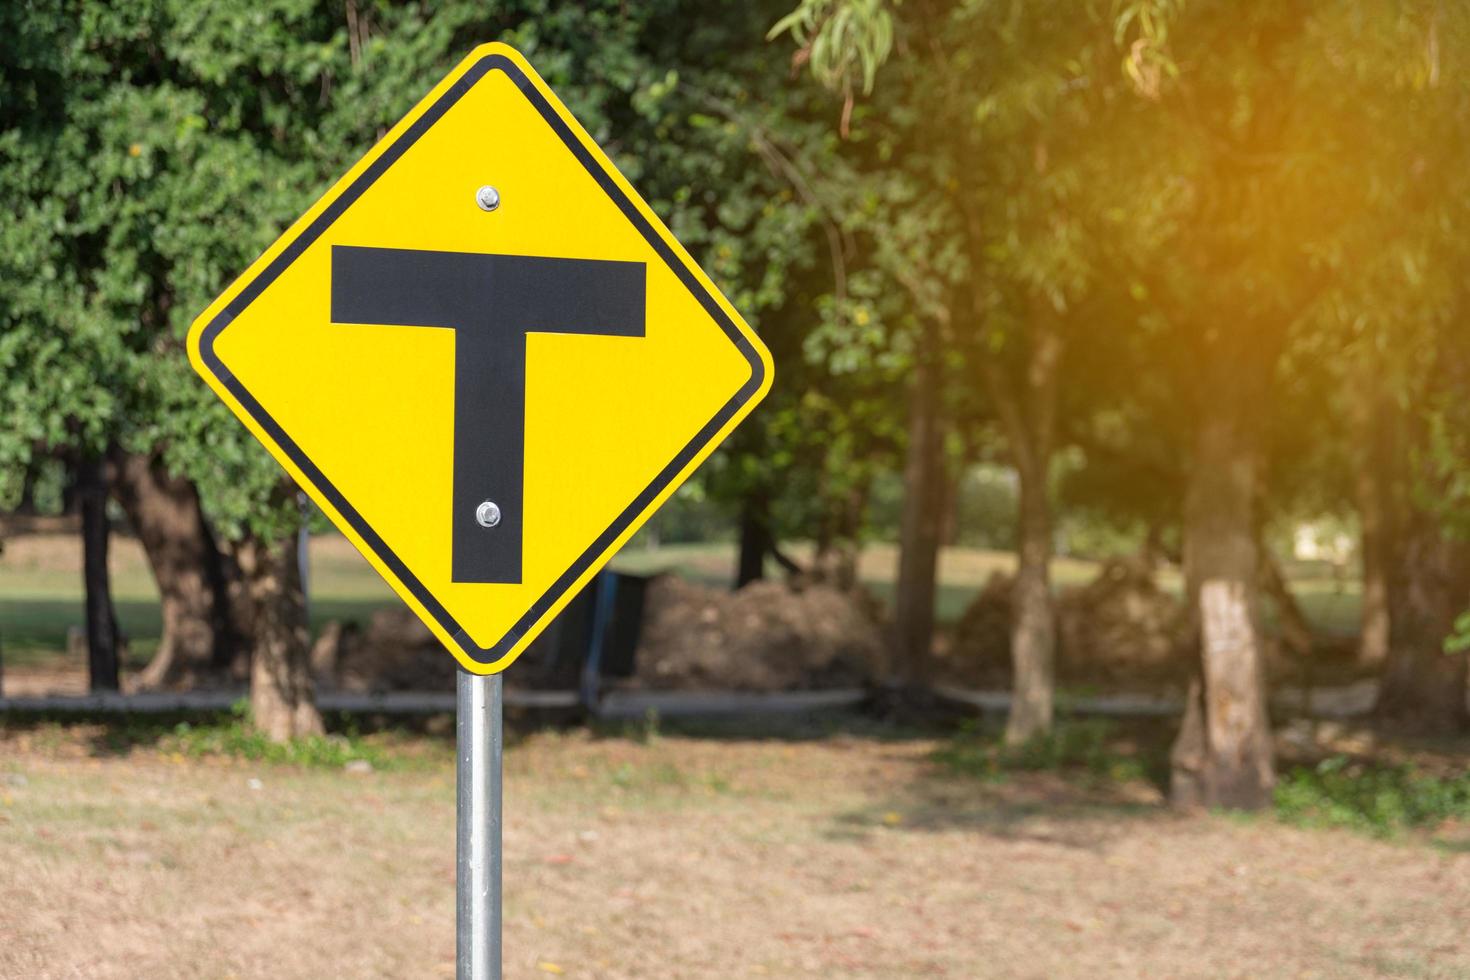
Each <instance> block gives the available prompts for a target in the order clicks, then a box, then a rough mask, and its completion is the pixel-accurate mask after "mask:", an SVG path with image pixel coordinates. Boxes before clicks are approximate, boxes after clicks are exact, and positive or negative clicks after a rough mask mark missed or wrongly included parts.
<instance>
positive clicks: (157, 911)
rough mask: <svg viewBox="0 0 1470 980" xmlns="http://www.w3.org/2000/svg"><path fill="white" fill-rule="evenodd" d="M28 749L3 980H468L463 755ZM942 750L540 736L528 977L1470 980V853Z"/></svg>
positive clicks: (15, 747)
mask: <svg viewBox="0 0 1470 980" xmlns="http://www.w3.org/2000/svg"><path fill="white" fill-rule="evenodd" d="M0 733H4V734H0V976H3V977H14V978H22V977H24V978H48V977H56V978H61V977H87V978H111V977H149V978H174V977H177V978H184V977H187V978H223V977H231V976H234V977H241V978H244V977H252V978H253V977H269V978H295V977H301V978H308V977H309V978H322V977H354V978H357V977H432V976H452V972H453V963H452V956H453V920H454V916H453V799H454V794H453V773H452V769H451V760H450V755H449V751H448V749H447V747H446V746H445V745H443V744H442V743H428V744H427V747H423V746H421V747H420V748H419V749H418V750H416V751H415V752H414V757H413V762H412V764H411V765H410V766H409V767H408V768H406V769H403V770H402V771H398V770H394V771H380V772H374V773H370V774H367V775H348V774H344V773H341V772H336V771H323V770H302V769H295V768H288V767H269V766H258V765H251V764H246V763H240V762H229V761H223V762H217V763H208V762H203V761H185V760H183V759H181V758H171V757H169V756H167V755H165V754H162V753H160V752H159V751H157V750H155V749H149V748H144V749H138V750H134V751H131V752H128V753H125V754H121V755H118V754H112V753H110V752H108V751H107V750H105V749H104V748H103V747H102V746H104V745H105V744H106V743H105V742H104V741H102V740H98V739H95V738H94V737H93V736H94V735H95V734H96V733H93V732H89V731H88V730H87V729H85V728H72V729H56V728H44V727H43V728H26V729H18V728H15V727H14V726H12V727H11V728H10V729H9V730H8V732H5V730H4V729H0ZM934 747H935V743H934V742H932V741H929V740H926V739H920V738H915V739H902V740H895V739H883V738H875V737H869V736H864V735H837V736H835V737H832V738H828V739H826V740H823V741H820V742H801V741H789V742H788V741H780V740H767V741H757V740H751V739H741V738H724V739H713V738H709V739H696V738H676V737H662V738H654V739H651V740H639V739H636V738H598V737H595V736H593V735H590V734H586V733H574V734H556V733H540V734H536V735H533V736H530V737H529V738H527V739H525V740H524V741H522V742H521V743H519V744H518V745H516V746H515V747H514V748H513V749H512V750H511V752H510V753H509V758H508V768H509V773H508V777H507V778H508V785H507V791H506V797H507V803H508V809H507V817H508V820H507V837H506V885H507V909H506V935H505V940H506V949H507V971H506V974H507V976H508V977H510V978H535V977H547V976H554V975H565V976H569V977H603V978H640V980H644V978H650V977H677V978H721V980H724V978H731V977H750V976H769V977H792V976H824V977H833V976H841V977H872V978H896V977H925V976H948V977H1050V976H1077V977H1095V976H1117V977H1136V976H1209V977H1218V976H1290V977H1302V976H1322V977H1336V976H1359V975H1384V976H1424V977H1463V976H1470V936H1467V934H1466V930H1465V924H1466V923H1467V922H1470V884H1467V883H1470V853H1465V852H1463V851H1455V850H1453V849H1451V848H1446V847H1438V848H1436V847H1432V846H1429V845H1427V844H1424V843H1409V842H1400V843H1384V842H1379V841H1373V840H1369V839H1366V838H1363V837H1359V836H1353V835H1349V834H1345V833H1337V832H1309V831H1302V830H1294V829H1291V828H1287V827H1284V826H1281V825H1279V824H1277V823H1275V822H1274V821H1272V820H1269V819H1260V820H1250V821H1241V820H1232V819H1226V818H1221V817H1212V816H1198V817H1180V816H1175V815H1172V814H1170V813H1168V812H1167V811H1165V810H1164V809H1162V808H1161V807H1160V806H1159V804H1158V795H1157V792H1156V791H1155V790H1154V789H1153V788H1152V787H1151V786H1150V785H1148V784H1146V783H1125V784H1121V785H1117V784H1108V785H1092V786H1087V785H1084V784H1082V783H1079V782H1075V781H1074V782H1069V781H1066V780H1063V779H1061V778H1060V777H1058V776H1056V775H1054V774H1045V773H1038V774H1029V775H1024V776H1023V775H1015V776H1012V777H1010V778H1008V779H1006V780H1003V781H998V782H980V781H974V780H964V779H958V778H954V777H951V776H946V775H944V774H943V773H941V772H940V771H939V770H937V769H936V768H935V767H934V765H933V763H932V762H931V761H930V755H931V753H932V751H933V749H934ZM252 780H257V781H258V783H253V782H252Z"/></svg>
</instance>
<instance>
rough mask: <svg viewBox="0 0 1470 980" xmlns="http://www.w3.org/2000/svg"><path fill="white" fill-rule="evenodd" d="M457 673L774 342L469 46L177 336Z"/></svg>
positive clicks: (518, 61) (505, 69)
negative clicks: (184, 335) (764, 339)
mask: <svg viewBox="0 0 1470 980" xmlns="http://www.w3.org/2000/svg"><path fill="white" fill-rule="evenodd" d="M189 354H190V359H191V360H192V361H193V363H194V367H195V369H196V370H197V371H198V372H199V373H200V374H201V375H203V377H204V379H205V380H206V381H208V382H209V384H210V386H211V387H212V388H213V389H214V390H215V392H216V393H218V394H219V396H220V397H221V398H222V399H224V401H225V402H226V404H228V405H229V406H230V408H231V409H232V410H233V411H234V413H235V414H236V415H237V416H239V417H240V419H241V420H242V421H243V422H244V423H245V425H246V426H248V427H249V428H250V430H251V431H252V432H253V433H254V434H255V435H256V436H257V437H258V438H259V439H260V440H261V442H263V443H264V444H265V446H266V448H267V449H269V450H270V451H271V453H272V454H273V455H274V456H275V457H276V459H278V460H279V461H280V462H281V464H282V465H283V466H284V467H285V468H286V469H287V470H288V471H289V472H290V473H291V475H292V476H293V477H294V478H295V479H296V481H297V482H298V483H300V484H301V485H302V486H303V487H304V488H305V489H306V491H307V492H308V493H310V494H311V496H312V499H313V500H315V501H316V503H317V505H318V506H320V507H321V509H322V510H323V511H324V512H325V513H326V514H327V515H328V516H329V517H331V519H332V520H333V521H334V522H335V523H336V525H337V526H338V527H339V528H341V530H342V533H343V534H345V535H347V537H348V538H349V539H350V540H351V541H352V542H353V543H354V544H355V545H356V546H357V547H358V549H359V550H361V551H362V552H363V554H364V555H366V556H367V558H368V560H369V561H371V562H372V564H373V565H374V567H376V568H377V570H378V571H379V572H380V573H381V574H382V575H383V577H384V578H386V579H387V580H388V582H389V583H390V584H391V585H392V586H393V588H394V589H395V590H396V591H397V592H398V594H399V595H400V596H402V597H403V599H404V600H405V601H406V602H407V603H408V604H409V605H410V606H411V607H412V608H413V610H414V611H415V612H416V613H418V615H419V616H420V617H421V618H422V619H423V620H424V622H425V623H427V624H428V625H429V627H430V628H431V629H432V630H433V631H434V633H435V634H436V635H437V636H438V637H439V639H440V640H442V641H443V642H444V644H445V645H446V646H447V647H448V648H449V650H450V652H451V653H453V654H454V656H455V657H456V658H457V659H458V660H459V662H460V663H461V664H462V665H463V666H464V667H465V668H466V669H468V670H471V671H474V672H476V673H482V674H486V673H495V672H497V671H500V670H504V669H505V668H506V667H507V666H509V664H510V663H511V661H513V660H514V659H515V658H516V656H517V655H518V654H519V653H520V652H521V651H522V650H523V649H525V647H526V645H527V644H528V643H530V641H531V640H532V639H533V638H534V637H535V636H536V634H537V633H538V632H540V631H541V629H543V628H544V627H545V626H546V625H547V624H548V623H549V622H550V621H551V619H552V618H553V617H554V616H555V615H556V613H557V612H558V611H559V610H560V609H561V608H562V607H563V606H564V605H565V604H566V603H567V602H568V601H570V599H571V598H572V596H574V595H575V594H576V592H577V590H578V589H579V588H580V587H581V586H582V585H583V584H585V583H586V582H587V581H588V579H590V578H591V577H592V575H593V574H594V573H595V572H596V571H597V570H598V569H599V568H601V567H602V565H603V564H605V563H606V562H607V560H608V559H609V558H610V557H611V556H612V555H613V553H614V552H616V551H617V549H618V548H619V547H620V546H621V545H622V544H623V543H624V542H626V541H627V540H628V538H629V537H631V536H632V534H633V532H634V531H636V530H637V529H638V527H639V526H640V525H642V524H643V522H644V521H646V520H647V519H648V517H649V516H650V515H651V514H652V513H653V511H654V510H655V509H657V508H658V506H659V505H660V504H662V503H663V502H664V501H665V500H666V499H668V497H669V495H670V494H672V493H673V492H674V490H675V488H677V487H678V486H679V484H680V483H682V482H683V481H684V480H685V478H687V477H688V476H689V474H690V473H691V472H692V471H693V470H694V468H695V467H696V466H698V465H699V463H700V462H701V461H703V460H704V459H705V457H707V456H708V455H709V454H710V453H711V452H713V450H714V448H715V446H716V445H717V444H718V443H719V442H720V441H721V440H722V439H724V438H725V436H727V435H728V434H729V433H730V431H731V430H733V429H734V428H735V426H736V425H737V424H739V422H740V421H741V419H743V418H744V417H745V416H746V415H747V414H749V412H750V411H751V409H752V408H754V407H755V404H756V402H758V401H759V400H760V399H761V397H763V396H764V395H765V393H766V390H767V389H768V388H769V387H770V383H771V371H772V368H771V359H770V354H769V353H768V352H767V351H766V349H765V347H764V345H762V344H761V342H760V340H759V339H758V338H757V337H756V336H755V334H754V333H753V332H752V331H751V329H750V327H748V326H747V325H746V324H745V322H744V321H743V320H742V319H741V318H740V315H739V314H738V313H737V312H736V311H735V309H734V308H733V307H732V306H731V305H730V304H729V302H727V301H726V300H725V298H724V297H723V296H722V295H720V292H719V290H717V289H716V288H715V286H714V285H713V284H712V283H711V282H710V280H709V278H708V277H707V276H705V274H704V273H703V272H701V271H700V269H699V268H698V267H697V266H696V265H695V264H694V261H693V260H692V259H691V258H690V257H689V255H688V254H687V253H686V252H685V251H684V249H683V248H682V247H681V246H680V245H679V243H678V242H677V241H675V240H674V237H673V236H672V235H671V234H670V233H669V230H668V229H667V228H665V227H664V225H663V223H662V222H661V221H659V219H658V218H657V217H656V216H655V215H654V213H653V211H652V210H651V209H650V208H649V207H648V205H647V204H645V203H644V202H643V200H642V198H640V197H639V196H638V194H637V193H636V192H635V191H634V190H633V188H632V187H631V186H630V185H629V184H628V182H627V181H626V180H624V179H623V177H622V175H621V174H619V173H618V172H617V170H616V169H615V168H614V167H613V165H612V163H611V162H610V161H609V160H608V159H607V157H606V156H605V155H604V154H603V153H602V151H601V150H600V149H598V147H597V145H596V144H595V143H594V142H593V141H592V139H591V137H589V136H588V135H587V133H586V132H585V131H584V130H583V129H582V127H581V126H579V125H578V124H577V122H576V120H575V119H573V118H572V116H571V114H570V113H568V111H567V109H566V107H565V106H563V105H562V104H561V102H560V101H558V99H557V98H556V96H555V95H553V94H552V92H551V90H550V89H549V88H548V87H547V86H546V83H545V82H543V81H542V80H541V78H540V77H539V76H538V75H537V74H536V72H535V71H534V70H533V69H532V68H531V66H530V65H529V64H527V62H526V61H525V59H524V58H522V57H521V55H520V54H519V53H517V52H516V51H514V50H512V49H510V48H508V47H506V46H504V45H501V44H490V45H486V46H483V47H480V48H477V49H476V50H475V51H474V52H473V53H472V54H471V55H470V56H469V57H468V58H466V59H465V60H464V61H463V62H461V63H460V65H459V66H458V67H457V68H455V69H454V71H452V72H451V73H450V74H449V76H448V77H447V78H445V79H444V80H443V81H442V82H440V83H439V85H438V86H437V87H436V88H435V89H434V90H433V91H432V92H430V93H429V94H428V96H427V97H426V98H424V100H423V101H422V102H420V103H419V104H418V105H417V106H416V107H414V109H413V111H412V112H410V113H409V114H408V115H407V116H406V117H405V118H404V119H403V121H402V122H400V123H399V124H398V125H397V126H395V127H394V128H393V129H392V130H391V131H390V132H389V133H388V134H387V135H386V136H385V137H383V139H382V140H381V141H380V142H379V143H378V145H377V146H375V147H374V148H373V149H372V151H371V152H369V153H368V155H367V156H365V157H363V159H362V160H360V161H359V162H358V163H357V165H356V166H354V167H353V168H352V169H351V170H350V171H348V173H347V174H346V175H345V176H344V177H343V178H342V179H341V180H339V181H338V182H337V184H336V185H335V186H334V187H333V188H332V189H331V190H330V191H328V192H327V193H326V195H325V196H324V197H322V199H321V200H319V201H318V202H317V203H316V204H315V205H314V206H313V207H312V208H311V210H309V211H308V212H307V213H306V214H305V215H303V216H302V217H301V218H300V220H298V221H297V222H296V223H295V224H294V225H293V226H292V227H291V228H290V229H289V230H288V231H287V232H286V233H285V234H284V235H282V236H281V238H280V240H279V241H277V242H276V243H275V244H274V245H272V246H271V247H270V248H269V249H268V250H267V251H266V252H265V254H264V255H262V256H261V257H260V258H259V259H258V260H256V262H255V264H254V265H252V266H251V267H250V268H249V269H247V270H246V272H245V274H244V275H242V276H241V277H240V278H239V279H238V280H237V281H236V282H234V283H233V284H232V285H231V286H230V287H229V289H227V290H226V291H225V293H224V295H222V296H220V298H219V299H217V300H216V301H215V302H214V304H213V305H212V306H210V308H209V309H208V310H206V311H205V312H204V314H203V315H201V316H200V317H199V319H198V320H197V321H195V323H194V326H193V328H192V329H191V330H190V332H189Z"/></svg>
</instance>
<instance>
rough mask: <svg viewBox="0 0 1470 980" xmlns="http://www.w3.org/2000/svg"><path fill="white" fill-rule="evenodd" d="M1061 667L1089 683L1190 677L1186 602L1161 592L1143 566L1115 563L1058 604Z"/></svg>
mask: <svg viewBox="0 0 1470 980" xmlns="http://www.w3.org/2000/svg"><path fill="white" fill-rule="evenodd" d="M1057 625H1058V633H1057V638H1058V641H1059V644H1060V654H1061V666H1062V669H1063V670H1065V671H1068V672H1069V673H1071V674H1073V675H1074V676H1079V677H1083V678H1086V679H1102V680H1110V681H1116V680H1137V679H1149V680H1152V679H1177V678H1180V677H1183V676H1185V675H1187V673H1188V670H1189V661H1188V657H1187V654H1186V646H1185V640H1186V636H1185V632H1186V629H1187V625H1188V620H1187V614H1186V611H1185V608H1184V603H1182V602H1181V601H1180V600H1178V599H1177V598H1175V597H1174V596H1172V595H1170V594H1169V593H1167V592H1165V591H1164V590H1163V589H1161V588H1159V586H1158V584H1157V583H1156V582H1155V581H1154V578H1153V575H1152V574H1151V572H1150V571H1149V569H1148V568H1146V567H1145V566H1144V565H1143V563H1142V562H1138V561H1121V560H1115V561H1110V562H1108V563H1107V564H1105V565H1104V566H1103V568H1102V571H1101V572H1099V573H1098V576H1097V578H1095V579H1093V580H1092V581H1091V582H1089V583H1088V584H1087V585H1084V586H1082V587H1081V588H1076V589H1068V590H1066V591H1065V592H1063V593H1062V595H1061V596H1060V598H1059V599H1058V600H1057Z"/></svg>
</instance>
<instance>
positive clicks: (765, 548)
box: [735, 491, 773, 589]
mask: <svg viewBox="0 0 1470 980" xmlns="http://www.w3.org/2000/svg"><path fill="white" fill-rule="evenodd" d="M769 512H770V506H769V504H768V503H767V501H766V498H765V495H764V494H762V493H757V492H754V491H752V492H751V493H748V494H746V495H745V499H744V500H742V501H741V504H740V563H739V567H738V568H737V569H736V571H735V588H737V589H739V588H743V587H745V586H747V585H749V584H750V583H751V582H759V581H762V580H763V579H764V578H765V577H766V555H767V554H769V553H770V551H771V548H772V544H773V543H772V541H771V525H770V513H769Z"/></svg>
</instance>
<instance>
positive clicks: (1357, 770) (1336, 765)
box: [1276, 755, 1470, 837]
mask: <svg viewBox="0 0 1470 980" xmlns="http://www.w3.org/2000/svg"><path fill="white" fill-rule="evenodd" d="M1276 813H1277V815H1278V816H1279V817H1280V818H1281V819H1282V820H1284V821H1286V822H1287V823H1291V824H1295V825H1297V826H1302V827H1342V828H1347V829H1349V830H1354V831H1358V832H1360V833H1366V834H1369V835H1372V836H1374V837H1393V836H1397V835H1398V834H1401V833H1403V832H1405V831H1411V830H1433V829H1434V828H1436V827H1438V826H1440V825H1441V824H1444V823H1445V822H1447V821H1452V820H1455V821H1470V772H1464V773H1460V774H1459V775H1453V776H1441V775H1435V774H1431V773H1427V772H1423V771H1421V770H1419V769H1418V768H1416V767H1415V766H1413V765H1382V764H1374V763H1369V762H1362V761H1357V760H1354V759H1350V758H1348V757H1347V756H1341V755H1339V756H1333V757H1331V758H1328V759H1325V760H1323V761H1322V762H1320V763H1318V764H1317V765H1315V766H1303V767H1298V768H1296V769H1292V770H1290V771H1289V772H1287V773H1286V774H1284V775H1283V776H1282V777H1281V779H1280V781H1279V783H1278V784H1277V787H1276Z"/></svg>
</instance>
